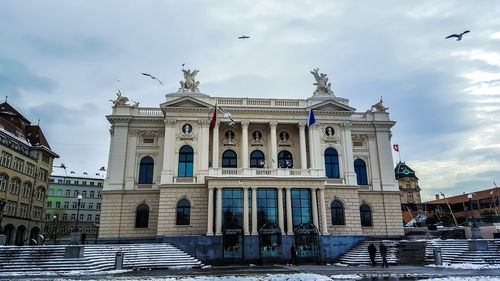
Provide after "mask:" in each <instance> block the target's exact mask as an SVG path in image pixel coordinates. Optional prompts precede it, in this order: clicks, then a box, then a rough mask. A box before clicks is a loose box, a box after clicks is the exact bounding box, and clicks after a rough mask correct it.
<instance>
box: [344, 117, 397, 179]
mask: <svg viewBox="0 0 500 281" xmlns="http://www.w3.org/2000/svg"><path fill="white" fill-rule="evenodd" d="M342 127H343V128H344V156H345V157H344V163H345V168H346V170H345V171H344V177H345V179H346V184H348V185H358V181H357V178H356V172H355V171H354V156H353V154H352V135H351V124H349V123H344V124H342ZM393 173H394V172H393Z"/></svg>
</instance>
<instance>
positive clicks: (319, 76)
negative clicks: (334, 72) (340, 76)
mask: <svg viewBox="0 0 500 281" xmlns="http://www.w3.org/2000/svg"><path fill="white" fill-rule="evenodd" d="M318 71H319V68H317V67H316V68H315V69H314V70H313V71H311V74H312V75H313V76H314V79H316V83H314V84H313V85H314V86H316V90H315V91H314V93H313V94H314V95H333V91H332V89H331V86H332V83H329V82H328V77H326V74H324V73H318Z"/></svg>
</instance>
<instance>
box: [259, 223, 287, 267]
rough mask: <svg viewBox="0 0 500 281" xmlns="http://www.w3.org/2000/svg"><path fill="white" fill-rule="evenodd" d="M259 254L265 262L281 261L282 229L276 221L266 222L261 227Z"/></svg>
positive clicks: (262, 261)
mask: <svg viewBox="0 0 500 281" xmlns="http://www.w3.org/2000/svg"><path fill="white" fill-rule="evenodd" d="M259 254H260V261H261V263H263V264H268V263H280V262H281V256H282V251H281V229H280V227H279V226H278V225H277V224H275V223H266V224H264V225H263V226H262V227H261V228H260V229H259Z"/></svg>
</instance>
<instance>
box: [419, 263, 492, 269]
mask: <svg viewBox="0 0 500 281" xmlns="http://www.w3.org/2000/svg"><path fill="white" fill-rule="evenodd" d="M426 266H428V267H443V268H455V269H500V264H473V263H451V264H450V263H446V262H445V263H443V265H434V264H430V265H426Z"/></svg>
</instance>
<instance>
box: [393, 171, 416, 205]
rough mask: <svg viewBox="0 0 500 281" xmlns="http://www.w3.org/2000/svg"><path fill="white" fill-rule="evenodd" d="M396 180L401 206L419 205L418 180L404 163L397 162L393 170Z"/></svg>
mask: <svg viewBox="0 0 500 281" xmlns="http://www.w3.org/2000/svg"><path fill="white" fill-rule="evenodd" d="M394 173H395V175H396V180H397V181H398V185H399V191H400V198H401V204H415V203H421V202H422V199H421V197H420V186H419V185H418V178H417V176H416V175H415V171H413V170H412V169H411V168H410V167H408V165H406V163H405V162H401V161H400V162H399V163H398V164H397V165H396V168H395V169H394Z"/></svg>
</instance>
